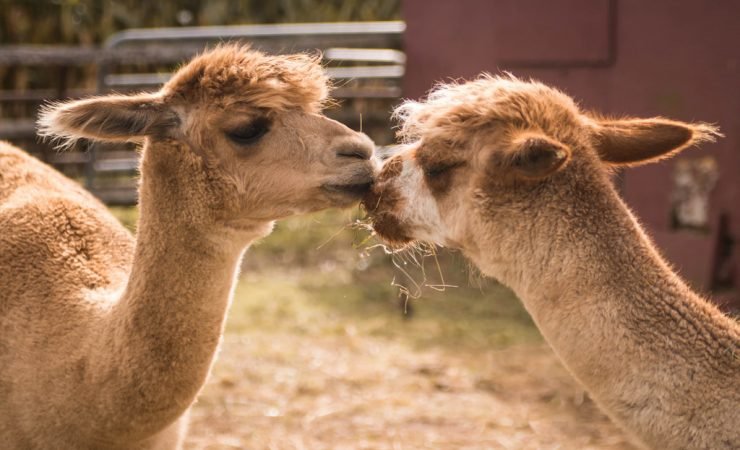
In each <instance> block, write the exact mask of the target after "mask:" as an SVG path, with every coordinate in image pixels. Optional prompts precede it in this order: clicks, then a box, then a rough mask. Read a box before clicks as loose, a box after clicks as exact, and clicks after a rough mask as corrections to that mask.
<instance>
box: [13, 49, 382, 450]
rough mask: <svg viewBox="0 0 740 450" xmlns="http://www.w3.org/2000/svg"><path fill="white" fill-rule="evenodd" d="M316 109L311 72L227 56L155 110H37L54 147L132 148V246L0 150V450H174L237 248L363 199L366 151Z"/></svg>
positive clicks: (316, 85) (183, 72) (210, 55)
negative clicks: (135, 156) (138, 151)
mask: <svg viewBox="0 0 740 450" xmlns="http://www.w3.org/2000/svg"><path fill="white" fill-rule="evenodd" d="M327 92H328V89H327V79H326V77H325V75H324V72H323V70H322V68H321V67H320V65H318V64H317V61H316V60H315V58H313V57H309V56H305V55H294V56H267V55H264V54H262V53H259V52H256V51H250V50H248V49H247V48H245V47H240V46H235V45H225V46H221V47H218V48H216V49H214V50H212V51H210V52H207V53H205V54H203V55H201V56H199V57H197V58H195V59H194V60H193V61H192V62H190V63H189V64H188V65H186V66H184V67H183V68H182V69H180V70H179V71H178V72H177V73H176V74H175V76H174V78H173V79H172V80H171V81H170V82H168V83H167V84H166V85H165V86H164V87H163V88H162V89H161V90H160V91H159V92H157V93H155V94H140V95H135V96H121V95H114V96H107V97H97V98H92V99H87V100H80V101H72V102H69V103H63V104H57V105H53V106H51V107H49V108H47V110H46V111H45V112H44V114H43V116H42V117H41V119H40V124H41V129H42V132H43V133H44V134H45V135H48V136H57V137H61V139H62V142H61V145H64V144H65V142H68V141H70V140H75V139H78V138H80V137H85V138H92V139H98V140H119V141H120V140H130V139H134V140H143V142H144V143H143V150H142V151H143V154H142V160H141V165H140V171H141V181H140V189H139V197H140V212H141V214H140V220H139V224H138V233H137V236H136V239H134V238H133V237H132V236H131V235H130V234H129V233H128V232H127V231H126V230H124V229H123V228H122V227H121V225H120V224H119V223H117V221H116V220H115V218H113V217H112V216H111V215H110V214H109V212H108V211H107V210H106V208H105V207H104V206H103V205H102V204H101V203H99V202H98V201H97V200H96V199H94V198H93V197H92V196H91V195H90V194H88V193H87V192H85V191H84V190H83V189H82V188H81V187H79V186H78V185H77V184H76V183H74V182H72V181H70V180H68V179H66V178H65V177H63V176H62V175H60V174H59V173H57V172H56V171H54V170H53V169H51V168H50V167H48V166H46V165H44V164H42V163H41V162H39V161H37V160H35V159H34V158H32V157H30V156H28V155H27V154H25V153H24V152H22V151H21V150H19V149H16V148H14V147H12V146H10V145H9V144H6V143H0V286H1V287H2V289H1V290H0V447H2V448H8V449H10V448H13V449H21V448H22V449H124V448H126V449H134V448H135V449H173V448H179V447H180V445H181V442H182V438H183V435H184V433H185V428H186V425H187V411H188V410H189V408H190V406H191V404H192V403H193V401H194V399H195V398H196V396H197V394H198V392H199V390H200V389H201V386H202V385H203V383H204V382H205V380H206V377H207V375H208V372H209V370H210V367H211V364H212V361H213V359H214V355H215V353H216V351H217V348H218V345H219V342H220V338H221V333H222V329H223V323H224V317H225V314H226V311H227V309H228V306H229V302H230V301H231V297H232V290H233V288H234V284H235V277H236V275H237V273H238V270H239V265H240V260H241V257H242V254H243V253H244V251H245V249H246V247H247V246H248V245H249V244H250V243H251V242H252V241H254V240H255V239H258V238H260V237H263V236H265V235H267V234H268V233H269V232H270V230H271V229H272V225H273V221H274V220H275V219H279V218H282V217H286V216H290V215H293V214H298V213H304V212H309V211H315V210H318V209H322V208H327V207H334V206H338V207H344V206H348V205H350V204H352V203H354V202H355V201H356V200H358V199H359V197H360V196H361V195H362V194H363V193H364V191H365V190H366V189H367V187H368V186H369V184H370V183H371V182H372V178H373V173H374V170H375V169H374V167H375V163H374V162H373V160H372V159H371V156H372V152H373V145H372V143H371V142H370V140H369V139H368V138H367V137H366V136H364V135H361V134H359V133H356V132H353V131H351V130H350V129H348V128H347V127H345V126H343V125H341V124H339V123H337V122H335V121H333V120H330V119H328V118H326V117H325V116H323V115H321V114H320V109H321V107H322V104H323V102H324V101H325V100H326V96H327ZM246 425H248V424H246Z"/></svg>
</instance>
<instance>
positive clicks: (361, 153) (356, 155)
mask: <svg viewBox="0 0 740 450" xmlns="http://www.w3.org/2000/svg"><path fill="white" fill-rule="evenodd" d="M337 156H338V157H340V158H353V159H361V160H363V161H364V160H368V159H370V158H371V157H372V152H370V151H367V150H364V149H361V148H347V149H343V150H339V151H338V152H337Z"/></svg>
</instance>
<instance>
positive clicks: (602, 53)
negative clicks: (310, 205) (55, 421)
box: [0, 0, 740, 449]
mask: <svg viewBox="0 0 740 450" xmlns="http://www.w3.org/2000/svg"><path fill="white" fill-rule="evenodd" d="M737 17H740V3H738V2H734V1H732V0H715V1H713V2H704V1H700V0H655V1H652V2H643V1H640V0H560V1H558V2H552V1H548V0H458V1H456V2H446V1H428V0H427V1H425V0H364V1H354V0H344V1H338V0H337V1H334V0H327V1H320V0H276V1H255V0H209V1H205V0H170V1H159V2H143V1H133V0H116V1H113V0H45V1H42V0H0V139H5V140H9V141H11V142H13V143H15V144H16V145H19V146H21V147H23V148H24V149H26V150H27V151H29V152H31V153H33V154H34V155H36V156H37V157H39V158H41V159H42V160H44V161H46V162H48V163H49V164H52V165H54V166H55V167H57V168H58V169H59V170H61V171H63V172H64V173H66V174H67V175H68V176H70V177H72V178H74V179H76V180H78V181H79V182H80V183H82V184H84V185H85V186H86V187H87V188H88V189H90V190H91V191H92V192H93V193H95V194H96V195H97V196H99V197H100V198H101V199H102V200H103V201H105V202H106V203H107V204H108V205H110V208H111V210H112V211H113V213H114V214H115V215H116V216H117V217H119V218H120V219H121V221H122V222H123V223H124V224H125V225H126V226H127V227H129V228H130V229H131V230H132V231H133V232H135V223H136V217H137V210H136V207H135V203H136V188H135V186H136V184H135V176H136V164H137V153H136V149H135V148H134V147H133V146H100V145H91V144H89V143H85V142H83V143H81V144H80V145H79V146H78V147H77V148H74V149H72V150H71V151H67V152H64V153H60V152H57V151H55V150H54V149H53V148H51V147H50V146H49V145H48V144H46V143H44V142H41V141H40V140H39V139H38V138H37V137H36V134H35V126H34V121H35V117H36V114H37V111H38V108H39V106H40V105H41V104H43V103H44V102H45V101H53V100H60V99H65V98H73V97H82V96H86V95H93V94H96V93H103V92H111V91H117V92H129V91H141V90H155V89H157V88H158V86H159V85H160V84H161V83H162V82H163V81H165V80H166V79H167V78H168V76H169V74H170V73H171V72H172V71H173V70H175V69H176V67H177V66H178V65H179V64H181V63H182V62H183V61H186V60H187V59H188V58H190V57H191V56H192V55H194V54H195V53H197V52H199V51H201V50H202V49H203V48H204V47H206V46H209V45H213V44H215V43H217V42H221V41H230V40H241V41H246V42H250V43H252V45H253V46H254V47H256V48H260V49H263V50H265V51H269V52H272V53H288V52H294V51H311V52H315V51H320V52H322V54H323V57H324V61H325V65H326V67H327V70H328V71H329V73H330V75H331V76H332V78H333V80H334V84H335V97H337V99H338V100H339V105H338V106H336V107H334V108H332V109H330V110H329V111H328V114H329V115H330V116H332V117H335V118H337V119H338V120H340V121H342V122H344V123H346V124H347V125H348V126H350V127H352V128H354V129H357V130H362V131H364V132H366V133H368V134H369V135H370V136H371V137H372V138H373V139H374V140H375V141H376V142H377V143H378V144H379V145H387V144H391V143H392V142H393V140H394V137H393V126H394V124H393V123H392V122H391V120H390V113H391V111H392V108H393V106H394V105H396V104H397V103H398V102H400V100H401V99H402V98H417V97H421V96H423V95H424V93H425V91H426V90H427V89H429V88H430V87H431V86H432V85H433V83H435V82H437V81H440V80H449V79H451V78H457V77H468V78H469V77H474V76H475V75H477V74H478V73H480V72H481V71H489V72H492V73H497V72H499V71H502V70H507V71H510V72H512V73H514V74H515V75H517V76H520V77H533V78H536V79H539V80H542V81H544V82H546V83H548V84H551V85H554V86H557V87H559V88H561V89H563V90H564V91H566V92H567V93H569V94H570V95H572V96H574V97H575V98H576V99H577V100H579V101H580V102H581V104H582V106H583V107H584V108H586V109H593V110H597V111H600V112H602V113H606V114H613V115H617V116H623V115H634V116H655V115H662V116H667V117H671V118H675V119H681V120H698V121H706V122H711V123H715V124H718V125H719V126H720V127H721V129H722V131H723V133H724V134H725V135H726V137H725V138H724V139H721V140H720V141H719V142H717V143H716V144H711V145H703V146H702V148H701V149H690V150H687V151H685V152H683V153H682V154H681V155H679V156H678V157H676V158H673V159H672V160H670V161H666V162H663V163H661V164H656V165H649V166H646V167H642V168H634V169H630V170H629V171H626V172H624V173H620V174H617V175H616V177H615V183H617V185H618V186H619V188H620V190H621V192H622V194H623V195H624V197H625V198H626V200H627V201H628V203H629V204H630V206H631V207H632V208H633V209H634V210H635V211H636V213H637V215H638V216H639V217H640V218H641V219H642V221H643V223H644V224H645V225H646V226H647V227H648V228H649V230H650V232H651V233H652V235H653V236H654V237H655V240H656V241H657V243H658V245H659V246H660V248H661V249H662V251H663V252H664V254H665V255H666V256H667V258H668V259H670V260H671V262H672V263H673V264H674V266H675V267H676V268H677V269H678V270H679V271H680V272H681V273H682V274H683V275H684V276H685V277H686V278H687V279H689V280H690V282H691V283H692V284H693V285H694V286H695V287H696V288H697V289H699V290H700V291H702V292H705V293H708V294H710V295H712V297H713V299H715V300H716V301H717V303H718V304H720V306H721V307H723V308H725V309H726V310H727V311H730V312H731V313H732V312H733V311H734V312H736V311H737V309H736V308H737V307H738V306H740V294H738V282H739V281H738V280H740V264H739V263H738V261H740V247H738V245H737V244H736V242H737V238H738V236H740V197H739V196H740V152H739V151H738V146H739V142H738V137H740V94H738V92H740V91H739V90H738V87H739V86H738V82H740V77H739V76H738V75H739V73H740V47H738V45H737V43H738V42H740V27H738V26H737ZM360 217H361V212H360V211H359V209H355V210H351V211H327V212H323V213H319V214H315V215H311V216H307V217H300V218H295V219H291V220H287V221H283V222H281V223H279V224H278V226H277V228H276V231H275V232H274V233H273V234H272V235H271V236H269V237H268V238H266V239H264V240H263V241H261V242H259V243H258V244H256V245H255V246H254V247H253V248H252V249H250V250H249V252H248V253H247V256H246V258H245V262H244V266H243V270H242V277H241V279H240V281H239V285H238V288H237V291H236V297H235V300H234V304H233V306H232V309H231V312H230V315H229V319H228V324H227V329H226V336H225V338H224V345H223V348H222V350H221V352H220V355H219V357H218V360H217V362H216V364H215V367H214V371H213V374H212V376H211V378H210V380H209V383H208V385H207V386H206V387H205V389H204V392H203V394H202V395H201V397H200V399H199V400H198V403H197V404H196V407H195V408H194V410H193V420H192V425H191V431H190V434H189V437H188V441H187V448H190V449H205V448H208V449H221V448H225V449H228V448H249V449H252V448H254V449H263V448H265V449H268V448H269V449H292V448H296V449H302V448H306V449H343V448H346V449H357V448H368V449H370V448H372V449H376V448H383V449H385V448H393V449H396V448H398V449H401V448H402V449H417V448H419V449H421V448H430V449H431V448H460V449H462V448H466V449H482V448H507V449H512V448H513V449H520V448H553V449H554V448H599V449H603V448H609V449H629V448H632V447H631V446H630V445H629V444H628V442H627V439H626V437H625V436H624V435H623V434H622V433H621V432H619V431H618V430H616V429H615V428H614V426H613V425H611V424H610V423H609V421H608V420H607V419H606V418H605V417H604V416H603V415H602V414H601V413H600V412H598V410H597V409H596V407H595V406H594V405H593V403H592V402H591V401H590V400H589V398H588V396H587V395H586V394H585V393H584V392H583V391H582V390H581V389H580V388H579V387H578V386H576V384H575V382H573V381H572V379H571V378H570V377H569V375H568V374H567V373H566V372H565V370H564V369H563V368H562V366H561V365H560V364H559V363H558V362H557V360H556V359H555V357H554V355H553V354H552V353H551V351H550V350H549V349H548V348H547V346H546V345H545V344H544V343H543V341H542V338H541V337H540V335H539V333H538V332H537V330H536V328H535V327H534V326H533V324H532V322H531V320H530V319H529V317H528V315H527V313H526V311H524V310H523V308H522V307H521V305H520V303H519V302H518V300H517V299H516V298H515V297H514V295H513V294H512V293H511V292H510V291H509V290H507V289H506V288H505V287H503V286H501V285H498V284H496V283H495V281H491V280H484V279H482V278H481V277H479V276H478V275H477V273H476V272H475V270H473V269H471V268H469V267H468V265H467V264H466V263H465V261H464V260H463V258H462V257H460V255H457V254H454V253H450V252H447V251H444V250H436V251H434V250H433V249H426V250H419V251H417V252H415V253H404V254H398V255H388V254H386V253H385V252H384V251H383V249H382V248H381V247H380V246H378V245H377V242H376V241H374V239H373V238H372V237H371V236H369V234H368V232H367V231H365V230H363V229H362V227H360V226H358V225H357V224H356V221H357V220H358V219H359V218H360Z"/></svg>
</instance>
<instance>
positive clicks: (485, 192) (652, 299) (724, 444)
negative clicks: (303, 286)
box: [363, 75, 740, 450]
mask: <svg viewBox="0 0 740 450" xmlns="http://www.w3.org/2000/svg"><path fill="white" fill-rule="evenodd" d="M396 114H397V117H399V118H400V119H401V120H402V121H403V123H402V125H401V128H400V131H399V134H400V136H401V138H403V139H404V140H405V145H403V146H401V148H400V150H399V152H398V154H397V155H395V156H393V157H392V158H391V159H389V160H387V161H386V163H385V164H384V165H383V168H382V170H381V172H380V174H379V175H378V177H377V179H376V183H375V185H374V186H373V188H372V189H371V191H370V193H369V194H368V195H367V196H366V198H365V199H363V203H364V205H365V207H366V209H367V210H368V212H369V214H370V219H371V222H372V224H373V227H374V229H375V231H376V232H377V234H378V235H379V236H380V237H381V238H383V239H385V240H386V241H387V242H389V243H390V244H391V245H392V246H395V247H403V246H405V245H407V244H409V243H411V242H412V241H415V240H426V241H431V242H433V243H437V244H440V245H444V246H449V247H453V248H456V249H460V250H461V251H462V252H463V253H464V254H465V255H466V256H467V257H468V258H469V259H470V260H471V261H472V262H473V263H474V264H475V265H476V266H477V267H478V268H479V269H480V270H481V271H482V272H483V273H484V274H485V275H487V276H490V277H494V278H496V279H498V280H499V281H501V282H502V283H504V284H506V285H508V286H509V287H511V288H512V289H513V290H514V291H515V292H516V294H517V295H518V296H519V298H521V299H522V302H523V303H524V305H525V307H526V309H527V310H528V311H529V313H530V314H531V315H532V317H533V319H534V321H535V323H536V325H537V326H538V328H539V329H540V331H541V333H542V334H543V336H544V337H545V339H546V340H547V342H548V343H549V344H550V346H551V347H552V348H553V349H554V351H555V353H556V354H557V355H558V357H559V358H560V359H561V361H562V362H563V363H564V365H565V366H566V367H567V368H568V369H569V371H570V372H571V373H572V374H573V375H574V377H575V378H576V379H577V380H578V381H579V382H580V383H582V384H583V385H584V386H585V387H586V389H587V390H588V391H589V392H590V393H591V395H592V397H593V398H594V399H595V401H596V402H597V403H598V404H599V405H600V406H601V407H602V409H604V410H605V411H606V412H607V413H608V414H609V415H610V417H611V418H612V419H613V420H614V421H615V422H617V423H618V424H620V425H621V426H622V427H623V428H624V429H626V430H627V431H628V432H631V433H632V434H633V435H634V436H635V437H636V438H637V439H638V440H639V441H641V442H642V443H643V444H645V445H647V446H649V447H652V448H656V449H658V448H659V449H715V450H716V449H737V448H740V415H739V414H738V411H740V325H739V324H738V323H737V322H736V321H734V320H733V319H731V318H730V317H727V316H725V315H723V314H722V313H721V312H720V311H719V310H718V309H717V308H715V307H714V306H713V305H712V304H711V303H709V302H708V301H707V300H705V299H704V298H702V297H701V296H700V295H698V294H696V293H694V292H693V291H692V290H691V289H690V288H689V287H687V285H686V284H685V283H684V282H683V281H682V280H681V279H680V278H679V277H678V276H677V275H676V274H675V273H674V272H673V271H672V270H671V268H670V267H669V265H668V264H667V263H666V262H665V261H664V259H663V258H662V257H661V256H660V254H659V252H658V251H657V250H656V248H655V247H654V245H653V244H652V242H651V241H650V239H649V238H648V236H647V235H646V234H645V232H644V231H643V229H642V228H641V227H640V225H639V224H638V222H637V220H636V219H635V218H634V216H633V215H632V213H631V212H630V211H629V209H628V208H627V207H626V206H625V204H624V203H623V202H622V200H621V199H620V197H619V196H618V195H617V193H616V192H615V190H614V188H613V186H612V183H611V182H610V179H609V172H610V168H612V167H617V166H631V165H638V164H643V163H647V162H651V161H656V160H659V159H662V158H665V157H668V156H671V155H673V154H675V153H677V152H678V151H680V150H682V149H684V148H686V147H687V146H690V145H693V144H696V143H700V142H702V141H708V140H712V139H713V138H714V137H715V136H718V133H717V131H716V129H715V128H713V127H711V126H709V125H705V124H687V123H681V122H676V121H672V120H666V119H661V118H653V119H619V120H609V119H605V118H600V117H597V116H594V115H590V114H585V113H583V112H581V111H580V110H579V109H578V107H577V106H576V105H575V104H574V102H573V101H572V100H571V99H570V98H569V97H568V96H566V95H565V94H563V93H561V92H559V91H557V90H555V89H552V88H549V87H547V86H544V85H542V84H539V83H537V82H524V81H519V80H517V79H516V78H514V77H492V76H489V75H483V76H481V77H479V78H478V79H476V80H474V81H470V82H467V83H453V84H449V85H442V86H440V87H438V88H436V89H434V90H433V91H432V92H431V93H430V94H429V96H428V98H427V99H426V100H425V101H423V102H413V101H409V102H407V103H405V104H403V105H401V106H400V107H399V109H397V111H396Z"/></svg>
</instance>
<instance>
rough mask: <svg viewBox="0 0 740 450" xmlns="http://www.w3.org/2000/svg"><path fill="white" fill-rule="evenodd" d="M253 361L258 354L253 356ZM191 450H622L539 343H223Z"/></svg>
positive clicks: (254, 339) (622, 441)
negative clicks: (466, 351)
mask: <svg viewBox="0 0 740 450" xmlns="http://www.w3.org/2000/svg"><path fill="white" fill-rule="evenodd" d="M254 354H258V355H260V356H259V357H254V356H253V355H254ZM186 448H189V449H232V448H233V449H237V448H247V449H613V450H616V449H631V448H633V447H632V446H630V445H629V444H628V443H627V440H626V438H625V436H624V435H623V434H622V433H621V432H620V431H618V430H617V429H616V428H615V427H614V426H613V425H612V424H611V423H610V422H609V421H608V419H607V418H605V417H604V415H603V414H601V413H600V412H599V411H598V410H597V409H596V407H595V406H594V404H593V403H592V402H591V401H590V400H589V398H588V397H587V396H586V395H584V392H583V390H582V389H580V388H579V387H577V386H576V385H575V383H574V382H573V381H572V380H571V378H570V377H569V375H568V374H567V373H566V372H565V371H564V369H563V368H562V367H561V366H560V365H559V363H558V362H557V361H556V359H555V357H554V355H553V354H552V352H551V351H550V350H549V349H548V348H546V347H545V346H544V345H532V346H526V347H516V348H510V349H506V350H498V351H490V352H485V353H482V354H480V355H477V357H471V355H451V354H448V353H447V352H440V351H423V352H419V351H413V350H411V349H409V348H406V347H405V346H403V345H399V344H397V343H391V342H386V341H383V340H379V339H373V338H366V337H362V336H358V335H357V334H356V333H355V332H354V331H353V330H352V327H351V326H350V327H348V328H347V330H346V335H345V336H338V337H331V338H324V339H317V338H312V339H310V340H306V339H303V338H302V337H301V336H284V337H282V338H279V339H275V337H274V336H269V335H262V336H260V335H243V336H238V335H230V336H227V338H226V340H225V342H224V346H223V349H222V352H221V355H220V358H219V362H218V364H217V366H216V370H215V372H214V374H213V376H212V377H211V379H210V382H209V383H208V385H207V387H206V388H205V390H204V392H203V395H202V396H201V399H200V400H199V402H198V403H197V405H196V406H195V408H194V410H193V413H192V422H191V430H190V436H189V438H188V445H187V447H186Z"/></svg>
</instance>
